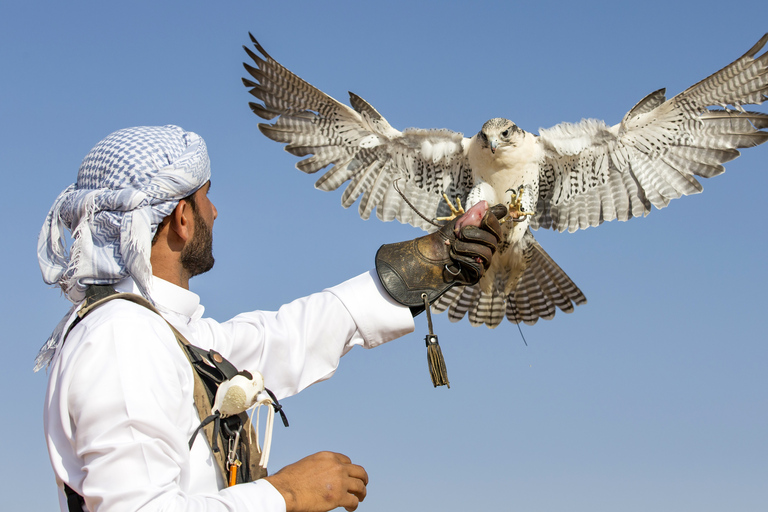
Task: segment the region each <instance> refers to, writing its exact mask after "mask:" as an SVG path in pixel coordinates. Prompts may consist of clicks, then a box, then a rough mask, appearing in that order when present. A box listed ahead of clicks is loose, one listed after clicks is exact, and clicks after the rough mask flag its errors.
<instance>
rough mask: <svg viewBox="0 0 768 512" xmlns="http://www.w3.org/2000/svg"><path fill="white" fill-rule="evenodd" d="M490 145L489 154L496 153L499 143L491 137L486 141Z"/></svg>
mask: <svg viewBox="0 0 768 512" xmlns="http://www.w3.org/2000/svg"><path fill="white" fill-rule="evenodd" d="M488 142H489V143H490V145H491V154H494V155H495V154H496V148H497V147H498V146H499V143H498V142H497V141H496V139H491V140H489V141H488Z"/></svg>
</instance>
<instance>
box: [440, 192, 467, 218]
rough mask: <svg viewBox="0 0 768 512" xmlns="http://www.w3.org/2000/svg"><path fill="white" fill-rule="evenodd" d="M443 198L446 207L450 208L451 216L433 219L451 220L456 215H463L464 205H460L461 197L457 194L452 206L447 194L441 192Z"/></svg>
mask: <svg viewBox="0 0 768 512" xmlns="http://www.w3.org/2000/svg"><path fill="white" fill-rule="evenodd" d="M443 199H445V202H446V203H448V208H450V209H451V216H450V217H437V218H436V219H435V220H443V221H452V220H453V219H455V218H456V217H458V216H460V215H464V214H465V213H466V212H465V211H464V207H463V206H461V198H460V197H459V196H456V206H455V207H454V206H453V203H451V200H450V199H448V196H447V195H445V194H443Z"/></svg>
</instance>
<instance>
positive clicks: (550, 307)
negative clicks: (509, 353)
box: [432, 237, 587, 329]
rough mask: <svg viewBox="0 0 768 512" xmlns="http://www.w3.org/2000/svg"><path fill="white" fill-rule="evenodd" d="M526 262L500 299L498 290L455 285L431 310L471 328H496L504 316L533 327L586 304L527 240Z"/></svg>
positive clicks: (580, 293)
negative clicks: (467, 323)
mask: <svg viewBox="0 0 768 512" xmlns="http://www.w3.org/2000/svg"><path fill="white" fill-rule="evenodd" d="M531 241H532V245H531V252H530V261H529V263H528V265H527V267H526V268H525V270H524V271H523V272H522V275H521V277H520V279H519V281H518V282H517V285H516V286H515V288H514V290H513V291H512V292H510V293H509V294H508V295H506V296H504V294H503V293H501V292H500V290H494V291H493V292H491V293H488V292H485V291H483V290H481V289H480V286H479V285H477V284H476V285H472V286H457V287H454V288H452V289H450V290H448V292H446V293H445V294H444V295H443V296H442V297H440V298H439V299H438V300H437V301H435V303H434V304H433V305H432V310H433V311H434V312H436V313H442V312H443V311H446V310H448V319H449V320H450V321H451V322H458V321H459V320H461V319H462V318H464V316H465V315H467V316H468V319H469V322H470V324H472V325H473V326H478V325H487V326H488V328H490V329H493V328H495V327H498V326H499V324H500V323H501V321H502V320H503V319H504V317H506V318H507V320H509V321H510V322H511V323H513V324H519V323H520V322H524V323H526V324H528V325H533V324H535V323H536V322H537V321H538V320H539V319H540V318H542V319H544V320H551V319H552V318H554V316H555V312H556V311H557V309H558V308H559V309H560V310H561V311H563V312H565V313H571V312H572V311H573V309H574V305H576V306H580V305H582V304H586V303H587V298H586V297H585V296H584V294H583V293H582V291H581V290H580V289H579V287H578V286H576V284H575V283H574V282H573V281H572V280H571V278H570V277H568V275H567V274H566V273H565V272H564V271H563V269H561V268H560V266H559V265H558V264H557V263H555V261H554V260H553V259H552V258H551V257H550V256H549V255H548V254H547V253H546V252H545V251H544V249H543V248H542V247H541V245H539V244H538V242H536V241H535V240H533V237H531Z"/></svg>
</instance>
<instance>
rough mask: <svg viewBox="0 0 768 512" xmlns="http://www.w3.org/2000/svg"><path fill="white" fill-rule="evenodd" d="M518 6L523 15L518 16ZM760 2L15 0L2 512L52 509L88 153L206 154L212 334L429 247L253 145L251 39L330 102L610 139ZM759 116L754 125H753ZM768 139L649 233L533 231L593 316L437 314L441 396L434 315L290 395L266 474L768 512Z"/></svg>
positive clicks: (380, 499)
mask: <svg viewBox="0 0 768 512" xmlns="http://www.w3.org/2000/svg"><path fill="white" fill-rule="evenodd" d="M521 4H522V5H521ZM764 13H765V2H764V0H753V1H745V2H740V1H732V2H727V3H725V4H724V3H723V2H711V1H701V0H696V1H683V2H670V1H664V2H659V1H655V0H651V1H644V2H615V1H611V2H600V1H583V2H549V1H539V2H509V1H504V2H479V1H474V2H461V3H459V2H413V1H408V2H402V1H392V2H360V1H356V2H346V1H345V2H314V1H312V2H310V1H291V2H256V1H251V2H243V1H229V2H192V1H187V2H161V1H151V2H150V1H138V2H120V3H116V2H95V1H94V2H79V1H72V2H33V1H29V2H5V3H4V4H3V7H0V69H1V70H2V80H0V155H1V156H2V158H0V162H2V167H3V190H4V192H5V194H4V196H5V197H4V200H3V201H2V202H0V212H1V213H2V218H3V219H4V220H5V226H6V227H5V231H4V232H5V233H6V235H5V236H4V242H3V249H4V250H3V251H2V268H3V270H4V277H5V280H6V292H5V293H4V294H3V296H2V299H1V300H2V307H1V308H0V311H2V327H3V335H2V338H3V350H4V355H5V357H4V360H5V361H4V365H3V366H4V368H5V369H4V371H3V372H2V374H1V376H0V383H1V384H2V389H3V390H4V396H5V404H4V408H5V413H4V415H3V421H2V422H0V439H3V440H4V442H3V447H2V451H1V452H0V453H1V454H2V455H0V457H1V458H2V461H3V462H2V464H0V486H2V488H1V490H2V495H3V508H4V509H5V510H22V509H23V510H30V511H38V510H41V511H42V510H54V509H55V508H56V494H55V488H54V481H53V475H52V472H51V470H50V468H49V464H48V457H47V452H46V448H45V444H44V439H43V434H42V403H43V397H44V392H45V385H46V375H45V373H44V372H41V373H38V374H33V373H32V363H33V359H34V356H35V354H36V353H37V350H38V348H39V347H40V345H41V344H42V343H43V342H44V341H45V339H46V337H47V336H48V334H49V333H50V331H51V330H52V328H53V327H54V325H55V323H56V322H57V321H58V319H59V318H60V317H61V315H62V314H63V313H64V312H65V311H66V309H67V307H68V302H67V301H66V300H65V299H64V298H63V297H61V296H60V295H59V293H58V292H57V291H56V290H54V289H51V288H49V287H47V286H46V285H45V284H44V283H43V282H42V280H41V278H40V272H39V269H38V266H37V259H36V255H35V247H36V240H37V234H38V231H39V229H40V226H41V225H42V221H43V219H44V217H45V214H46V213H47V211H48V209H49V207H50V205H51V203H52V202H53V200H54V198H55V197H56V195H57V194H58V193H59V192H60V191H61V190H62V189H63V188H64V187H66V186H67V185H68V184H70V183H72V182H73V181H74V179H75V176H76V173H77V168H78V166H79V164H80V161H81V160H82V158H83V156H85V154H86V153H87V152H88V150H89V149H90V148H91V147H92V146H93V145H94V144H95V143H96V142H97V141H99V140H100V139H101V138H103V137H104V136H106V135H107V134H109V133H110V132H112V131H114V130H116V129H119V128H124V127H127V126H136V125H146V124H169V123H172V124H178V125H181V126H182V127H184V128H186V129H187V130H191V131H195V132H197V133H199V134H201V135H202V136H203V137H204V138H205V139H206V141H207V143H208V148H209V151H210V155H211V158H212V162H213V191H212V199H213V200H214V202H215V204H216V205H217V207H218V210H219V219H218V220H217V222H216V228H215V255H216V258H217V264H216V268H215V269H214V270H213V271H212V272H211V273H209V274H208V275H205V276H201V277H200V278H196V279H195V280H193V281H192V288H193V290H194V291H196V292H198V293H200V294H201V295H202V297H203V301H204V303H205V304H206V305H207V311H208V314H209V315H210V316H213V317H214V318H217V319H220V320H224V319H226V318H229V317H230V316H233V315H234V314H236V313H238V312H240V311H242V310H247V309H274V308H277V307H278V306H279V305H280V304H282V303H284V302H286V301H289V300H291V299H293V298H296V297H299V296H302V295H305V294H308V293H311V292H313V291H318V290H321V289H323V288H324V287H326V286H330V285H333V284H336V283H338V282H340V281H342V280H344V279H346V278H348V277H352V276H354V275H356V274H358V273H360V272H364V271H366V270H368V269H369V268H371V267H372V265H373V256H374V254H375V251H376V249H377V248H378V247H379V245H381V244H382V243H386V242H391V241H397V240H402V239H406V238H410V237H413V236H415V235H417V234H418V232H417V231H416V230H415V229H413V228H411V227H409V226H402V225H399V224H396V223H389V224H385V223H382V222H380V221H378V220H369V221H362V220H360V219H359V217H358V216H357V212H356V205H355V208H352V209H350V210H344V209H342V208H341V207H340V193H323V192H319V191H316V190H315V189H314V188H313V186H312V185H313V183H314V178H313V177H312V176H307V175H305V174H303V173H301V172H299V171H298V170H296V169H295V168H294V164H295V163H296V158H295V157H293V156H291V155H289V154H287V153H285V152H284V151H283V150H282V148H281V147H280V146H279V145H278V144H277V143H274V142H272V141H269V140H267V139H266V138H264V137H263V136H262V135H261V134H260V133H259V132H258V130H257V127H256V125H257V121H258V119H257V118H256V117H255V116H254V115H253V114H252V113H251V112H250V110H249V109H248V105H247V102H248V101H249V95H248V94H247V93H246V90H245V89H244V87H243V86H242V84H241V83H240V78H241V77H242V76H243V75H244V72H243V69H242V66H241V62H242V61H243V59H244V58H245V53H244V52H243V50H242V49H241V45H243V44H247V43H248V32H249V31H251V32H253V33H254V34H255V35H256V37H258V38H259V40H260V41H261V42H262V44H263V45H264V47H265V48H266V49H267V51H269V52H270V53H271V54H272V55H273V56H274V57H276V58H277V59H278V60H279V61H281V62H282V63H283V64H285V65H286V66H287V67H288V68H289V69H291V70H293V71H294V72H296V73H297V74H299V75H300V76H301V77H303V78H304V79H306V80H307V81H309V82H310V83H312V84H314V85H316V86H318V87H320V88H321V89H323V90H324V91H325V92H327V93H328V94H330V95H332V96H334V97H336V98H337V99H340V100H342V101H346V97H347V96H346V93H347V91H348V90H350V91H354V92H355V93H357V94H359V95H360V96H362V97H363V98H365V99H366V100H368V101H369V102H370V103H371V104H373V105H374V106H375V107H376V108H377V109H378V110H379V111H380V112H381V113H382V114H383V115H384V116H385V117H387V119H388V120H389V121H390V123H391V124H392V125H393V126H395V127H397V128H400V129H404V128H406V127H410V126H416V127H422V128H441V127H445V128H450V129H453V130H456V131H461V132H463V133H465V134H470V135H471V134H473V133H475V132H476V131H477V130H478V129H479V128H480V126H481V125H482V123H483V122H484V121H485V120H487V119H488V118H491V117H498V116H503V117H508V118H510V119H512V120H514V121H515V122H517V123H518V124H519V125H520V126H521V127H522V128H524V129H526V130H528V131H533V132H536V131H537V130H538V129H539V128H540V127H549V126H552V125H554V124H557V123H559V122H561V121H572V122H575V121H579V120H580V119H581V118H583V117H594V118H598V119H604V120H606V121H607V122H608V123H610V124H613V123H617V122H619V121H620V120H621V118H622V116H623V115H624V114H625V113H626V112H627V111H628V110H629V109H630V108H631V107H632V106H633V105H634V104H635V103H636V102H637V101H638V100H640V99H641V98H642V97H643V96H644V95H645V94H647V93H649V92H651V91H654V90H656V89H658V88H661V87H667V89H668V96H671V95H674V94H676V93H678V92H680V91H682V90H683V89H685V88H686V87H688V86H689V85H692V84H693V83H695V82H697V81H698V80H700V79H702V78H704V77H705V76H707V75H709V74H710V73H712V72H714V71H716V70H717V69H719V68H720V67H722V66H724V65H726V64H728V63H729V62H730V61H732V60H733V59H735V58H737V57H739V56H740V55H741V54H743V53H744V52H745V51H746V50H747V49H749V48H750V47H751V46H752V45H753V44H754V43H755V41H757V40H758V39H759V38H760V37H761V36H762V35H763V33H765V32H766V31H768V22H766V18H765V14H764ZM760 109H761V110H762V111H763V112H765V111H766V107H765V106H763V107H760ZM766 162H768V145H765V146H762V147H759V148H754V149H751V150H747V151H745V152H744V155H743V156H742V157H740V158H739V159H737V160H736V161H734V162H731V163H730V164H729V165H728V166H727V172H726V173H725V175H723V176H720V177H717V178H714V179H712V180H709V181H707V182H705V183H704V188H705V190H704V192H703V193H702V194H700V195H697V196H693V197H685V198H681V199H679V200H676V201H674V202H673V203H672V204H671V205H670V206H669V207H668V208H666V209H664V210H661V211H653V212H652V213H651V214H650V215H649V216H648V217H647V218H645V219H635V220H632V221H630V222H627V223H618V222H612V223H608V224H605V225H603V226H601V227H599V228H593V229H589V230H586V231H581V232H579V233H575V234H555V233H550V232H539V233H537V238H538V239H539V241H540V242H541V243H542V245H543V246H544V247H545V249H546V250H547V251H548V252H549V254H550V255H552V257H553V258H554V259H555V260H556V261H557V262H558V263H559V264H560V265H561V266H562V267H563V269H564V270H565V271H566V272H568V274H569V275H570V276H571V278H572V279H573V280H574V281H575V282H576V283H577V284H578V285H579V286H580V287H581V289H582V290H583V291H584V293H585V294H586V296H587V298H588V300H589V302H588V304H587V305H585V306H581V307H579V308H577V310H576V311H575V312H574V313H573V314H571V315H565V314H562V313H558V314H557V316H556V317H555V319H554V320H552V321H543V322H540V323H539V324H537V325H535V326H533V327H530V326H523V332H524V334H525V337H526V339H527V341H528V346H525V345H524V344H523V341H522V340H521V337H520V334H519V333H518V330H517V327H515V326H513V325H511V324H503V325H502V326H500V327H499V328H497V329H495V330H488V329H486V328H484V327H483V328H471V327H470V326H469V325H468V323H467V322H466V321H463V322H460V323H458V324H451V323H449V322H448V321H447V318H444V317H443V316H438V317H436V318H435V329H436V332H437V334H438V335H439V336H440V342H441V346H442V348H443V352H444V354H445V357H446V361H447V365H448V370H449V376H450V379H451V383H452V386H451V389H445V388H440V389H433V388H432V386H431V384H430V382H429V378H428V375H427V369H426V360H425V358H426V356H425V349H424V344H423V338H424V335H425V334H426V320H425V318H424V317H423V316H422V317H420V318H418V319H417V330H416V332H415V333H414V334H412V335H410V336H407V337H405V338H403V339H401V340H398V341H396V342H393V343H391V344H389V345H387V346H384V347H381V348H379V349H376V350H374V351H365V350H362V349H359V350H354V351H353V352H352V353H350V354H349V355H348V356H347V357H346V358H345V360H343V361H342V365H341V367H340V369H339V371H338V373H337V374H336V376H335V377H334V378H332V379H331V380H330V381H327V382H325V383H322V384H320V385H317V386H315V387H313V388H311V389H309V390H307V391H306V392H304V393H303V394H301V395H300V396H297V397H294V398H291V399H288V400H286V401H285V407H286V410H287V412H288V416H289V418H290V420H291V427H290V428H289V429H283V428H282V427H280V426H276V427H275V428H276V432H275V438H274V444H273V449H272V458H271V460H270V466H271V467H270V469H271V470H272V471H275V470H277V469H279V468H280V467H282V466H283V465H285V464H287V463H290V462H292V461H295V460H297V459H299V458H301V457H303V456H305V455H307V454H309V453H313V452H315V451H319V450H322V449H330V450H335V451H340V452H343V453H346V454H348V455H349V456H350V457H352V459H353V460H355V461H356V462H359V463H360V464H362V465H364V466H365V467H366V469H367V470H368V472H369V473H370V475H371V483H370V486H369V496H368V499H367V500H366V501H365V502H364V504H363V505H362V506H361V508H360V509H359V510H361V511H368V512H383V511H390V510H397V511H399V512H410V511H418V512H424V511H430V510H441V511H445V512H466V511H468V510H502V511H506V510H511V511H526V512H555V511H584V512H587V511H588V512H609V511H611V512H612V511H616V510H621V511H623V512H632V511H638V512H640V511H649V510H653V511H654V512H665V511H669V512H672V511H681V510H696V511H697V512H708V511H712V512H714V511H723V510H734V511H740V512H748V511H765V510H767V509H768V485H767V484H766V482H768V436H766V432H768V371H766V366H768V335H766V330H765V326H764V323H763V321H764V320H765V318H766V315H767V314H768V308H767V307H766V306H768V298H767V296H766V289H768V272H767V271H766V269H765V261H766V256H768V242H766V233H765V223H764V221H763V220H762V219H761V218H760V215H762V214H763V213H764V211H765V209H764V206H761V205H764V204H765V198H766V196H765V194H766V190H768V164H766Z"/></svg>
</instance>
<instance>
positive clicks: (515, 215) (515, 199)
mask: <svg viewBox="0 0 768 512" xmlns="http://www.w3.org/2000/svg"><path fill="white" fill-rule="evenodd" d="M524 191H525V187H523V186H522V185H520V187H519V188H518V189H517V192H515V189H512V188H511V189H509V190H507V192H510V193H511V194H512V197H511V198H510V202H509V214H508V217H504V218H503V219H502V220H501V222H506V220H507V219H508V218H510V217H511V218H512V222H520V221H521V220H522V219H521V218H522V217H525V216H528V215H533V214H534V212H524V211H523V204H522V203H523V192H524Z"/></svg>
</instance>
